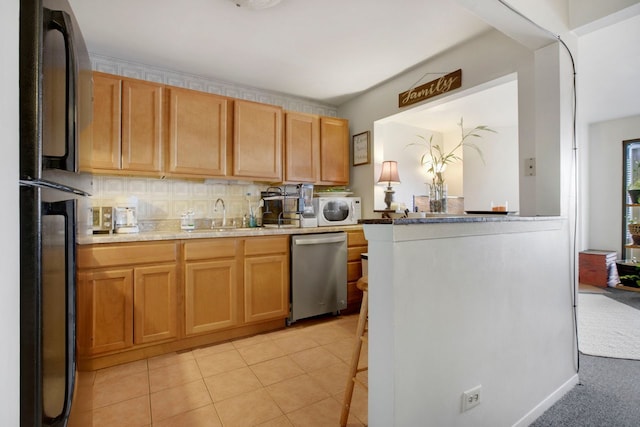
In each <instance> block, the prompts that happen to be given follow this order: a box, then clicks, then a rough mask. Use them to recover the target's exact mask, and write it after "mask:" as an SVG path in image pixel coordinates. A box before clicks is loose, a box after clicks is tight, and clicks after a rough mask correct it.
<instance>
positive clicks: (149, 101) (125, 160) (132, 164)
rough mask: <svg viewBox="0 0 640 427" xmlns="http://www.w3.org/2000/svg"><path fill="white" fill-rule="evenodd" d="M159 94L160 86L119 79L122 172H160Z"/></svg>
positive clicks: (160, 124)
mask: <svg viewBox="0 0 640 427" xmlns="http://www.w3.org/2000/svg"><path fill="white" fill-rule="evenodd" d="M162 92H163V86H162V85H159V84H156V83H151V82H145V81H141V80H129V79H123V82H122V169H124V170H130V171H140V172H160V171H161V170H162Z"/></svg>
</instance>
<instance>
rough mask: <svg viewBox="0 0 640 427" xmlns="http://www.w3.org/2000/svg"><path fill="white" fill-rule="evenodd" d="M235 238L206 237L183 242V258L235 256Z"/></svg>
mask: <svg viewBox="0 0 640 427" xmlns="http://www.w3.org/2000/svg"><path fill="white" fill-rule="evenodd" d="M237 242H238V240H237V239H233V238H231V239H206V240H202V241H198V242H187V243H185V244H184V259H185V260H186V261H193V260H198V259H211V258H229V257H235V256H236V246H237Z"/></svg>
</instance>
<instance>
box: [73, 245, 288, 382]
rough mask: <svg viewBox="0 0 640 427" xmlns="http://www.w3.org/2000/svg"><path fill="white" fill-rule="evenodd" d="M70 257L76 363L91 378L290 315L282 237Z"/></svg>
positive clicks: (101, 250) (103, 248)
mask: <svg viewBox="0 0 640 427" xmlns="http://www.w3.org/2000/svg"><path fill="white" fill-rule="evenodd" d="M77 252H78V275H77V278H78V283H77V306H78V307H77V319H78V321H77V342H78V354H79V358H80V361H81V362H82V366H84V367H89V369H96V368H99V367H105V366H110V365H112V364H115V363H122V362H123V361H130V360H137V359H140V358H143V357H149V356H150V355H156V354H162V353H165V352H167V351H176V350H177V349H182V348H192V347H194V346H199V345H206V344H210V343H213V342H219V341H221V340H224V339H229V338H231V337H234V336H244V335H247V334H250V333H257V332H261V331H266V330H273V329H276V328H278V327H284V326H285V322H284V319H285V318H287V317H288V315H289V236H288V235H278V236H259V237H239V238H212V239H194V240H177V241H171V242H142V243H118V244H103V245H89V246H79V247H78V251H77ZM96 361H99V362H96Z"/></svg>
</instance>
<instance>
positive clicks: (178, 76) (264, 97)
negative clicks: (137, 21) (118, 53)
mask: <svg viewBox="0 0 640 427" xmlns="http://www.w3.org/2000/svg"><path fill="white" fill-rule="evenodd" d="M89 56H90V58H91V68H92V69H94V70H95V71H102V72H104V73H109V74H115V75H118V76H124V77H130V78H133V79H140V80H147V81H152V82H155V83H162V84H167V85H171V86H177V87H184V88H188V89H194V90H199V91H202V92H207V93H215V94H218V95H223V96H229V97H232V98H237V99H245V100H248V101H256V102H261V103H263V104H271V105H278V106H280V107H282V108H284V109H285V110H289V111H298V112H301V113H310V114H319V115H321V116H329V117H336V115H337V109H336V108H335V107H334V106H332V105H325V104H321V103H319V102H315V101H311V100H308V99H303V98H295V97H292V96H288V95H283V94H279V93H273V92H269V91H266V90H261V89H257V88H252V87H246V86H240V85H237V84H234V83H231V82H225V81H221V80H215V79H210V78H206V77H201V76H196V75H193V74H187V73H181V72H177V71H171V70H164V69H161V68H157V67H152V66H149V65H144V64H140V63H136V62H132V61H124V60H122V59H118V58H112V57H109V56H103V55H97V54H94V53H90V54H89Z"/></svg>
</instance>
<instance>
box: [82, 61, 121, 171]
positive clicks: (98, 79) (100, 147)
mask: <svg viewBox="0 0 640 427" xmlns="http://www.w3.org/2000/svg"><path fill="white" fill-rule="evenodd" d="M121 111H122V79H120V78H118V77H115V76H113V77H112V76H109V75H103V74H100V73H94V74H93V123H92V125H91V126H92V128H93V138H92V140H93V142H92V146H91V149H90V150H89V151H90V152H91V156H90V158H89V159H85V158H83V159H82V160H81V161H82V162H84V161H88V162H89V163H88V164H82V163H81V165H80V167H81V168H82V169H84V170H92V169H120V168H121V165H122V143H121V141H122V138H121V129H122V119H121V117H122V113H121Z"/></svg>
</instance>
